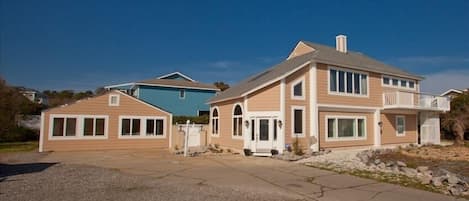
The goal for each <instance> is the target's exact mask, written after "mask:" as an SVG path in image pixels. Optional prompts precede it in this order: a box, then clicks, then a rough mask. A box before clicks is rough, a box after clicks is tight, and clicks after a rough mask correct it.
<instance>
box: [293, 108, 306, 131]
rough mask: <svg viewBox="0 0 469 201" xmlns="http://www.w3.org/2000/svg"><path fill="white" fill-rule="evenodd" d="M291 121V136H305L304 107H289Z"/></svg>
mask: <svg viewBox="0 0 469 201" xmlns="http://www.w3.org/2000/svg"><path fill="white" fill-rule="evenodd" d="M291 119H292V121H291V122H292V125H291V128H292V135H293V136H298V137H300V136H304V135H305V107H304V106H292V107H291Z"/></svg>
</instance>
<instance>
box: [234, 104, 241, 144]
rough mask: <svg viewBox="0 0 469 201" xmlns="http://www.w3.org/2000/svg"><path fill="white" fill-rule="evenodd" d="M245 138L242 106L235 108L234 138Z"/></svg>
mask: <svg viewBox="0 0 469 201" xmlns="http://www.w3.org/2000/svg"><path fill="white" fill-rule="evenodd" d="M241 136H243V109H242V108H241V105H240V104H236V105H234V108H233V137H241Z"/></svg>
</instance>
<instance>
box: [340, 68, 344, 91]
mask: <svg viewBox="0 0 469 201" xmlns="http://www.w3.org/2000/svg"><path fill="white" fill-rule="evenodd" d="M339 92H345V72H344V71H339Z"/></svg>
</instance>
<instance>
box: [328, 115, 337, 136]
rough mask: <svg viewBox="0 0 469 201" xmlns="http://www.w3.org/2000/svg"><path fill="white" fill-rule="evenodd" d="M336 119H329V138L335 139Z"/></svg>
mask: <svg viewBox="0 0 469 201" xmlns="http://www.w3.org/2000/svg"><path fill="white" fill-rule="evenodd" d="M335 127H336V125H335V119H327V137H328V138H333V137H334V136H335V135H336V134H335Z"/></svg>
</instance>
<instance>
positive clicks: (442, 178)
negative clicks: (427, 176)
mask: <svg viewBox="0 0 469 201" xmlns="http://www.w3.org/2000/svg"><path fill="white" fill-rule="evenodd" d="M444 181H446V177H445V176H440V177H433V178H432V184H433V186H436V187H439V186H443V182H444Z"/></svg>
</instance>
